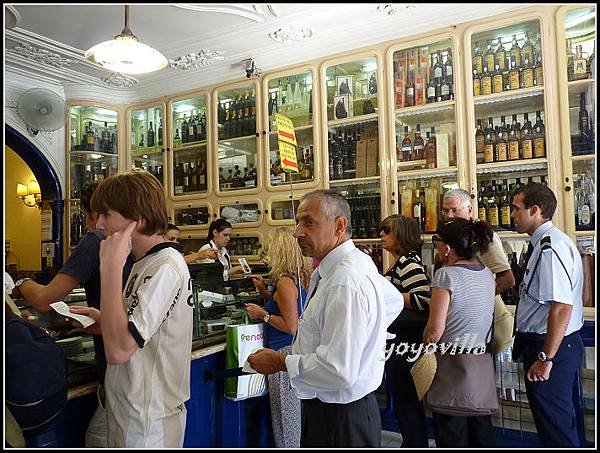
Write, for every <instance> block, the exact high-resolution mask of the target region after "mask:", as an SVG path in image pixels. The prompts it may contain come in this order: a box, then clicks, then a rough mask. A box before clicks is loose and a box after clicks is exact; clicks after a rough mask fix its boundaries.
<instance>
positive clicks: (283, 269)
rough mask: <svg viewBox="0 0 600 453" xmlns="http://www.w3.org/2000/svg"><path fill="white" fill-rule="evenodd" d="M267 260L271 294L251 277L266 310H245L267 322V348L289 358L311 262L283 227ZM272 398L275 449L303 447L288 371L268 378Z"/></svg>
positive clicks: (252, 306)
mask: <svg viewBox="0 0 600 453" xmlns="http://www.w3.org/2000/svg"><path fill="white" fill-rule="evenodd" d="M267 258H268V260H269V266H270V268H271V270H270V272H269V277H270V279H271V282H273V283H274V284H273V291H272V292H269V290H268V289H267V287H266V285H265V281H264V279H263V278H262V277H261V276H252V279H253V281H254V286H256V288H257V289H258V290H259V291H260V293H261V294H262V295H263V296H264V297H268V298H269V300H268V302H267V303H266V304H265V306H264V308H263V307H260V306H258V305H256V304H247V305H246V310H247V311H248V316H249V317H250V318H251V319H262V320H263V321H264V322H265V324H266V325H265V347H266V348H270V349H274V350H275V351H279V352H281V353H283V354H286V355H288V354H290V353H291V350H292V347H291V344H292V340H293V338H294V334H295V333H296V329H297V327H298V316H299V314H301V312H302V309H303V304H304V303H306V290H305V288H308V284H309V282H310V275H311V262H310V259H309V258H305V257H303V256H302V251H301V250H300V247H299V246H298V243H297V242H296V239H295V238H294V233H293V231H292V230H289V229H287V228H284V227H280V228H277V229H276V230H275V231H274V232H273V233H272V235H271V237H270V240H269V246H268V251H267ZM298 273H299V274H300V281H298ZM269 398H270V401H271V420H272V424H273V437H274V439H275V446H276V447H278V448H281V447H284V448H298V447H300V427H301V418H300V400H299V399H298V398H297V397H296V394H295V391H294V389H292V388H291V385H290V380H289V377H288V374H287V373H286V372H284V371H280V372H278V373H275V374H271V375H269Z"/></svg>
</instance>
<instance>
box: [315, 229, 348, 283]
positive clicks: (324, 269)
mask: <svg viewBox="0 0 600 453" xmlns="http://www.w3.org/2000/svg"><path fill="white" fill-rule="evenodd" d="M355 248H356V246H355V245H354V242H352V239H350V238H349V239H346V240H345V241H344V242H342V243H341V244H340V245H337V246H336V247H334V248H333V250H331V251H330V252H329V253H328V254H327V255H325V258H323V259H322V260H321V262H320V263H319V267H318V268H317V270H318V272H319V275H320V276H321V278H324V277H325V276H327V274H328V273H329V272H330V271H331V269H333V267H334V266H335V265H336V263H337V262H338V261H340V260H341V259H342V258H343V257H345V256H346V255H347V254H348V253H350V252H352V251H353V250H354V249H355Z"/></svg>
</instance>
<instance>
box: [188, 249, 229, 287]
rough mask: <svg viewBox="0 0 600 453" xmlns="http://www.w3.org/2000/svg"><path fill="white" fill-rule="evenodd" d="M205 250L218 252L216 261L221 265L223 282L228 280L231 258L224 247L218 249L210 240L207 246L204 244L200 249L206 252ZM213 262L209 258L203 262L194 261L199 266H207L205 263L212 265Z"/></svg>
mask: <svg viewBox="0 0 600 453" xmlns="http://www.w3.org/2000/svg"><path fill="white" fill-rule="evenodd" d="M206 249H217V250H219V255H218V256H217V259H218V260H219V261H220V262H221V264H222V265H223V280H225V281H227V280H229V269H231V258H230V257H229V252H228V251H227V249H226V248H225V247H221V248H220V249H219V247H217V246H216V244H215V243H214V242H213V241H212V240H211V241H210V242H209V243H208V244H204V245H203V246H202V247H200V250H206ZM214 262H215V260H213V259H210V258H205V259H203V260H197V261H196V263H200V264H207V263H214Z"/></svg>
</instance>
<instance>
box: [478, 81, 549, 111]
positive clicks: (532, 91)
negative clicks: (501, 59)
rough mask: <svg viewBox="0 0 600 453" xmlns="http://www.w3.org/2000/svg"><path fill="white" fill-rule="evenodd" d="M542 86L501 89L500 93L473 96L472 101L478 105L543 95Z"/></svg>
mask: <svg viewBox="0 0 600 453" xmlns="http://www.w3.org/2000/svg"><path fill="white" fill-rule="evenodd" d="M543 95H544V87H543V86H541V87H531V88H521V89H518V90H510V91H503V92H502V93H493V94H485V95H483V96H475V98H474V101H473V103H474V104H475V105H476V106H478V105H484V104H496V103H498V102H513V101H516V100H520V99H525V98H530V97H533V96H543Z"/></svg>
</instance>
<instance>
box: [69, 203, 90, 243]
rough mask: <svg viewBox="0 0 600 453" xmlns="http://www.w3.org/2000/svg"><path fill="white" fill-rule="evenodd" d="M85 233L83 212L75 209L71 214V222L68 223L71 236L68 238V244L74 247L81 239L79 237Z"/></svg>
mask: <svg viewBox="0 0 600 453" xmlns="http://www.w3.org/2000/svg"><path fill="white" fill-rule="evenodd" d="M85 233H86V226H85V214H84V213H83V211H79V210H77V211H75V212H73V214H72V215H71V223H70V234H71V237H70V238H69V241H70V242H69V245H70V246H71V247H75V246H76V245H77V244H78V243H79V241H80V240H81V238H82V237H83V236H84V235H85Z"/></svg>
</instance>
